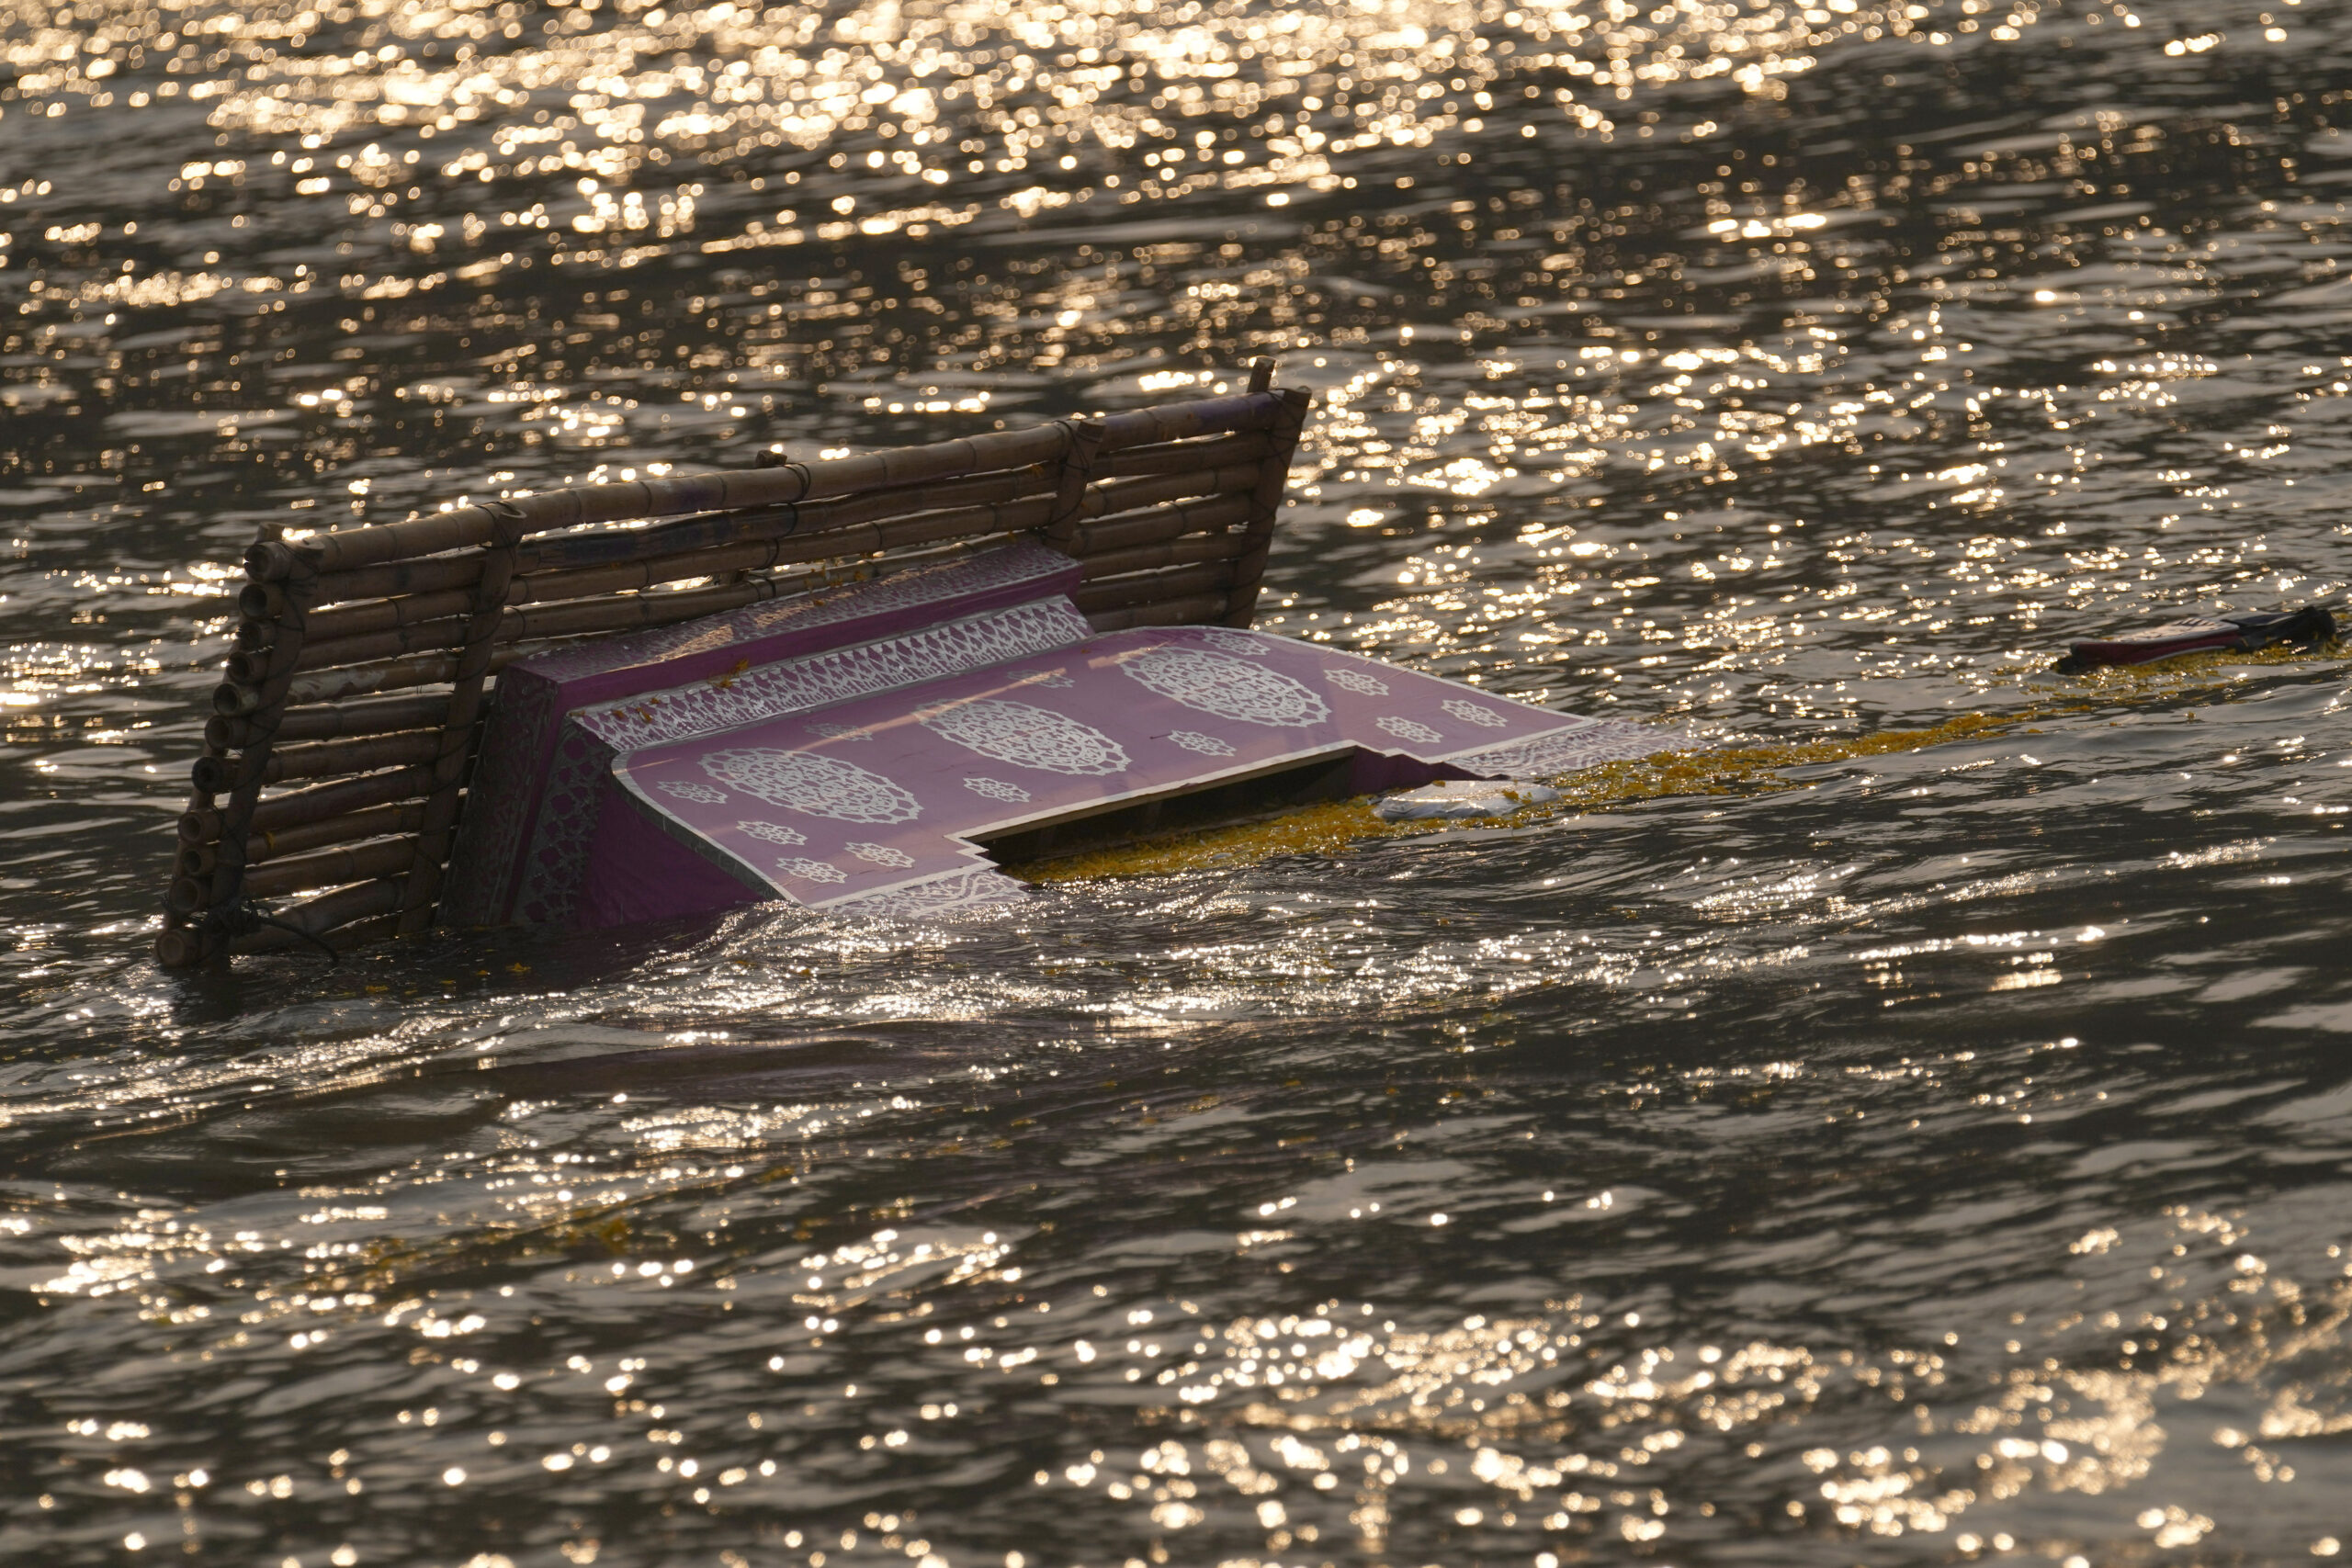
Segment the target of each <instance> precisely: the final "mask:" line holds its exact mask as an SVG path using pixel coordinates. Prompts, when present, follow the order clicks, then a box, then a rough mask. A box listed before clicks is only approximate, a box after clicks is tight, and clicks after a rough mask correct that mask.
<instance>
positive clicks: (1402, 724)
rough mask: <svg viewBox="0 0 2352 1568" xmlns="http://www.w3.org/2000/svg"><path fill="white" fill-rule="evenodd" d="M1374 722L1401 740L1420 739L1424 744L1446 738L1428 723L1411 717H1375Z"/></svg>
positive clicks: (1420, 742)
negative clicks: (1422, 722)
mask: <svg viewBox="0 0 2352 1568" xmlns="http://www.w3.org/2000/svg"><path fill="white" fill-rule="evenodd" d="M1372 722H1373V724H1374V726H1375V727H1376V728H1380V729H1383V730H1385V731H1386V732H1387V733H1389V734H1391V735H1393V736H1395V737H1396V738H1397V739H1399V740H1412V741H1418V742H1419V744H1421V745H1423V746H1429V745H1433V744H1435V743H1436V742H1438V741H1440V740H1442V739H1445V737H1444V736H1442V735H1440V734H1439V733H1438V732H1437V731H1436V730H1434V729H1431V728H1430V727H1429V726H1428V725H1426V724H1421V723H1418V722H1416V721H1415V720H1413V719H1409V718H1398V717H1397V716H1394V715H1391V716H1388V717H1386V718H1375V719H1374V720H1373V721H1372Z"/></svg>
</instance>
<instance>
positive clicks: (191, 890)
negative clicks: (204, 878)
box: [164, 876, 208, 916]
mask: <svg viewBox="0 0 2352 1568" xmlns="http://www.w3.org/2000/svg"><path fill="white" fill-rule="evenodd" d="M207 891H208V890H207V889H206V887H205V886H204V884H203V883H201V882H199V881H198V880H197V879H196V878H195V877H193V876H175V877H174V878H172V885H171V886H169V887H166V888H165V889H164V908H166V909H169V910H170V911H171V912H172V913H173V914H175V915H181V916H187V915H193V914H196V913H197V912H198V911H199V910H201V909H202V908H204V904H205V894H206V892H207Z"/></svg>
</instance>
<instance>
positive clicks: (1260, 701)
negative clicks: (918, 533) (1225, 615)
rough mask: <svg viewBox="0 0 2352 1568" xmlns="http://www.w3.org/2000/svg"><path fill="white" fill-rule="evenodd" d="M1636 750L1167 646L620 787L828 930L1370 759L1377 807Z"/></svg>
mask: <svg viewBox="0 0 2352 1568" xmlns="http://www.w3.org/2000/svg"><path fill="white" fill-rule="evenodd" d="M1631 728H1632V727H1629V726H1622V725H1613V724H1608V723H1605V722H1600V723H1597V722H1596V721H1593V720H1589V719H1581V718H1575V717H1571V716H1566V715H1563V714H1556V713H1551V712H1547V711H1545V710H1544V709H1542V708H1536V707H1531V706H1528V705H1525V704H1522V703H1515V702H1511V701H1510V700H1509V699H1507V698H1501V697H1495V696H1491V695H1489V694H1486V693H1484V692H1481V691H1478V690H1477V689H1476V687H1472V686H1465V685H1461V684H1458V683H1456V682H1451V681H1444V680H1440V679H1438V678H1437V677H1434V676H1430V675H1422V674H1418V673H1416V672H1414V671H1408V670H1399V669H1397V668H1396V667H1394V666H1391V665H1386V664H1382V663H1379V662H1377V661H1375V660H1370V659H1365V658H1362V657H1360V656H1358V655H1354V654H1350V653H1342V652H1340V651H1338V650H1336V649H1328V648H1323V647H1319V646H1317V645H1315V644H1312V643H1305V642H1295V641H1292V640H1290V639H1287V638H1283V637H1272V636H1269V635H1267V634H1264V633H1261V632H1244V631H1234V630H1229V629H1227V628H1223V627H1207V626H1173V627H1167V628H1163V629H1158V630H1151V631H1131V632H1114V633H1110V634H1108V635H1105V636H1101V637H1093V638H1091V639H1089V640H1087V641H1086V642H1083V643H1080V644H1078V645H1077V646H1074V647H1071V648H1068V649H1059V650H1057V651H1056V652H1054V653H1051V654H1048V655H1044V656H1039V657H1033V658H1026V659H1019V660H1008V661H1005V662H1003V663H1001V664H996V665H992V666H990V667H989V668H986V669H982V670H976V671H969V672H967V673H964V674H959V675H954V676H950V677H947V678H945V679H942V680H936V681H930V682H923V683H922V684H919V685H914V686H910V687H905V688H901V689H899V690H894V691H890V692H887V693H883V694H877V695H874V696H870V697H860V698H856V699H854V700H851V701H847V702H842V703H837V704H834V705H831V706H829V707H823V708H817V709H812V710H809V711H807V712H804V713H800V714H796V715H792V716H787V717H783V718H779V719H775V720H773V721H768V722H763V723H758V724H752V725H746V726H743V727H741V728H735V729H730V730H728V731H725V732H723V733H720V734H717V735H710V736H702V737H697V738H694V739H683V740H679V741H675V742H671V743H668V744H661V745H654V746H649V747H646V748H644V749H642V750H638V751H636V752H634V753H632V754H631V755H629V756H628V757H626V758H623V759H621V760H619V761H616V762H615V764H614V767H613V773H614V776H615V777H616V779H618V780H619V781H620V782H621V784H624V785H625V786H626V787H627V789H628V792H629V807H630V808H631V809H633V811H634V812H636V813H637V814H640V815H648V816H650V817H653V818H660V819H662V820H664V821H666V822H668V823H670V824H673V825H674V826H675V827H677V828H679V829H684V830H685V831H686V832H688V833H691V834H692V835H693V836H695V838H697V839H699V840H702V841H703V842H705V843H706V844H707V845H709V846H711V848H712V849H714V850H715V851H717V852H720V853H722V854H723V855H725V856H726V857H727V858H728V859H729V861H731V862H732V863H735V864H736V865H738V866H740V867H741V868H742V873H743V875H744V876H745V878H746V879H747V880H750V881H752V882H753V883H755V884H757V885H761V886H765V887H767V888H768V889H770V890H772V891H773V892H774V893H775V894H777V895H780V896H782V897H787V898H791V899H794V900H796V901H797V902H799V903H803V904H808V905H813V906H817V907H820V908H821V907H825V906H830V905H834V904H839V903H842V902H844V901H848V900H854V899H858V898H862V897H870V896H873V895H876V894H880V893H886V892H888V891H891V890H893V889H897V888H902V887H907V886H913V885H916V884H921V883H925V882H929V881H932V880H933V879H936V878H940V877H944V876H947V875H951V874H956V873H959V872H963V871H967V870H968V869H969V868H971V867H972V866H973V865H975V864H976V863H981V854H980V851H979V850H978V848H977V847H976V846H975V843H974V840H976V839H984V838H989V837H992V836H995V835H997V834H1001V833H1005V832H1010V831H1014V830H1017V829H1023V828H1028V827H1037V826H1042V825H1044V824H1046V823H1048V822H1052V821H1056V820H1059V819H1063V818H1072V817H1078V816H1083V815H1088V814H1091V812H1093V811H1096V810H1100V809H1103V808H1104V807H1110V806H1113V805H1114V804H1117V803H1119V802H1122V801H1125V800H1130V799H1144V798H1150V797H1154V796H1160V795H1174V794H1182V793H1185V792H1187V791H1190V790H1195V789H1199V788H1203V787H1205V786H1207V785H1210V784H1216V783H1218V782H1220V781H1222V780H1224V779H1227V778H1233V777H1238V776H1241V775H1244V774H1248V773H1258V772H1261V771H1265V770H1268V769H1270V768H1274V767H1279V766H1282V765H1283V764H1286V763H1290V762H1295V761H1309V760H1312V759H1314V758H1317V757H1340V756H1347V755H1350V754H1351V753H1368V754H1369V755H1368V756H1366V757H1365V759H1364V760H1363V761H1362V762H1360V763H1359V764H1358V776H1359V777H1360V778H1361V779H1362V780H1363V783H1364V784H1365V786H1366V787H1385V786H1386V785H1388V784H1418V783H1426V782H1428V781H1430V779H1433V778H1475V777H1482V776H1483V777H1494V776H1497V774H1496V773H1492V772H1486V771H1484V770H1483V769H1482V768H1481V766H1480V759H1479V757H1478V754H1479V753H1482V752H1495V753H1498V754H1501V755H1515V754H1520V753H1525V754H1528V755H1533V754H1534V753H1532V752H1528V751H1527V750H1526V749H1527V748H1529V747H1531V746H1535V745H1538V744H1539V743H1540V744H1541V745H1544V746H1550V747H1555V748H1557V747H1559V746H1562V745H1566V744H1567V743H1568V742H1570V741H1572V740H1574V739H1577V737H1578V736H1579V735H1580V733H1581V732H1582V731H1585V730H1587V729H1591V730H1599V731H1610V732H1614V731H1619V730H1629V729H1631ZM1611 744H1615V745H1618V746H1621V747H1622V746H1623V745H1624V744H1626V741H1625V740H1624V739H1622V738H1615V737H1613V736H1612V739H1611ZM619 810H620V807H619V804H618V803H617V802H616V803H614V806H613V814H615V815H617V814H618V813H619Z"/></svg>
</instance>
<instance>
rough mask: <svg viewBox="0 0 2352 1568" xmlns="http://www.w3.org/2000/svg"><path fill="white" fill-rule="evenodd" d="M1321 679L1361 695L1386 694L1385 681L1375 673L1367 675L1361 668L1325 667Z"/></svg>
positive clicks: (1379, 695) (1386, 683) (1375, 695)
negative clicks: (1336, 668)
mask: <svg viewBox="0 0 2352 1568" xmlns="http://www.w3.org/2000/svg"><path fill="white" fill-rule="evenodd" d="M1323 679H1325V680H1326V681H1329V682H1331V684H1333V685H1334V686H1337V687H1339V688H1340V689H1341V690H1342V691H1348V692H1353V693H1355V694H1357V695H1358V696H1361V697H1385V696H1386V695H1387V694H1388V682H1385V681H1384V680H1382V679H1381V678H1380V677H1379V676H1377V675H1368V674H1366V673H1365V672H1364V671H1361V670H1329V669H1327V670H1325V671H1323Z"/></svg>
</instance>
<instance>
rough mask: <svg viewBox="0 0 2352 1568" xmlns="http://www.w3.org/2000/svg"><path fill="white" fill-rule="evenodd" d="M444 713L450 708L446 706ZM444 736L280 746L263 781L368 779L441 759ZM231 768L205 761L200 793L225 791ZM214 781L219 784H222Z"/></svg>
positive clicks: (414, 733)
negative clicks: (338, 777)
mask: <svg viewBox="0 0 2352 1568" xmlns="http://www.w3.org/2000/svg"><path fill="white" fill-rule="evenodd" d="M446 706H447V704H446V703H445V704H444V707H446ZM440 747H441V737H440V732H439V731H437V730H430V729H415V730H404V731H401V732H400V733H398V734H393V735H361V736H354V737H350V738H348V739H340V740H314V741H311V743H309V744H308V745H300V746H277V747H273V748H271V750H270V755H269V756H268V758H267V759H266V761H264V762H263V764H262V780H261V782H262V783H264V784H284V783H286V782H287V781H288V780H291V779H317V778H325V777H328V776H330V775H333V774H337V773H368V772H371V771H373V770H374V769H377V768H396V767H400V766H402V765H403V764H406V763H410V762H430V761H433V760H434V759H435V758H436V757H438V756H439V755H440V754H441V752H440ZM231 771H232V765H231V764H229V763H226V762H218V761H214V760H213V759H211V758H209V757H206V758H200V759H198V761H197V764H196V769H195V772H196V784H197V787H198V789H205V788H220V787H225V785H226V780H227V776H228V775H229V774H230V773H231ZM215 781H220V783H217V784H216V782H215Z"/></svg>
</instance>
